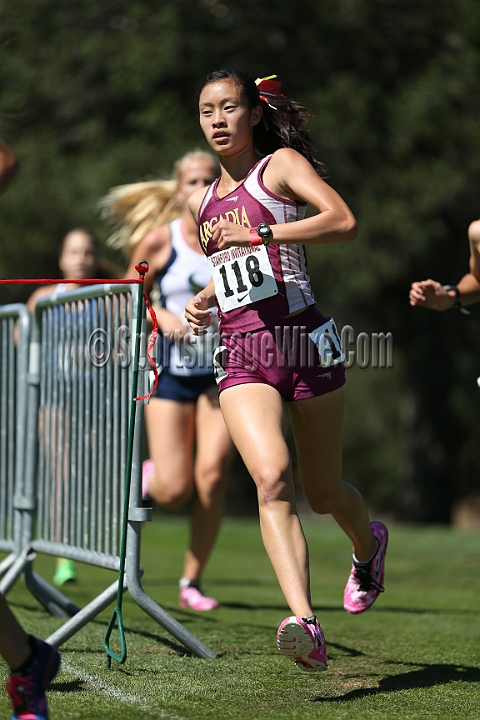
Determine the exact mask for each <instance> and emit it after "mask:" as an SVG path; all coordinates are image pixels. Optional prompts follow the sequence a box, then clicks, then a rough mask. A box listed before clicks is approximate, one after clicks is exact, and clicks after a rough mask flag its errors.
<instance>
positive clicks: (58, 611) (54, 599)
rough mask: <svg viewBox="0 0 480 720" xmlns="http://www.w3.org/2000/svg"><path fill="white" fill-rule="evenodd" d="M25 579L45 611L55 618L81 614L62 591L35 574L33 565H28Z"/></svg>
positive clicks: (24, 575) (24, 574)
mask: <svg viewBox="0 0 480 720" xmlns="http://www.w3.org/2000/svg"><path fill="white" fill-rule="evenodd" d="M23 579H24V581H25V585H26V586H27V588H28V589H29V590H30V592H31V593H32V595H33V596H34V597H35V598H36V599H37V600H38V602H39V603H40V605H43V607H44V608H45V610H47V611H48V612H49V613H50V614H51V615H53V616H54V617H58V618H69V617H73V616H74V615H76V614H77V613H78V612H80V608H79V607H77V606H76V605H75V604H74V603H73V602H72V601H71V600H69V598H68V597H66V596H65V595H64V594H63V593H61V592H60V590H57V588H54V587H53V585H50V583H49V582H47V581H46V580H45V579H44V578H42V577H41V576H40V575H38V574H37V573H36V572H34V571H33V569H32V564H31V563H28V565H27V566H26V568H25V570H24V573H23Z"/></svg>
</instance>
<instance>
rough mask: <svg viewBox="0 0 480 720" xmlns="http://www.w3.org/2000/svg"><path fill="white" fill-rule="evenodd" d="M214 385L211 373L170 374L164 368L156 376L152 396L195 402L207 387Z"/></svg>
mask: <svg viewBox="0 0 480 720" xmlns="http://www.w3.org/2000/svg"><path fill="white" fill-rule="evenodd" d="M211 387H216V384H215V377H214V375H213V373H212V374H211V375H210V374H209V375H190V376H189V375H186V376H185V377H182V376H180V375H172V374H171V373H169V372H168V370H167V369H166V368H164V369H163V370H162V372H161V373H160V374H159V376H158V386H157V389H156V390H155V392H154V393H153V395H152V397H154V398H160V399H161V400H176V402H182V403H187V402H196V401H197V400H198V398H199V397H200V395H202V394H203V393H204V392H206V391H207V390H208V389H209V388H211Z"/></svg>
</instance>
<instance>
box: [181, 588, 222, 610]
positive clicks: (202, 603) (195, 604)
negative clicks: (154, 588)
mask: <svg viewBox="0 0 480 720" xmlns="http://www.w3.org/2000/svg"><path fill="white" fill-rule="evenodd" d="M178 601H179V603H180V607H183V608H190V609H191V610H198V611H199V612H205V611H207V610H215V609H216V608H217V607H218V602H217V600H215V599H214V598H211V597H207V595H204V594H203V593H202V591H201V590H200V588H198V587H195V586H194V585H190V586H188V587H182V586H180V594H179V596H178Z"/></svg>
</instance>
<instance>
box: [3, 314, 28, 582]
mask: <svg viewBox="0 0 480 720" xmlns="http://www.w3.org/2000/svg"><path fill="white" fill-rule="evenodd" d="M29 339H30V313H29V312H28V310H27V308H26V306H25V305H21V304H14V305H4V306H0V550H1V551H2V552H8V553H10V554H9V555H8V557H7V558H5V560H3V562H2V563H0V577H1V576H2V575H3V574H4V573H5V572H6V571H7V570H8V568H9V567H10V565H11V564H12V563H13V561H14V559H15V553H14V549H15V545H17V548H18V546H20V545H21V537H20V536H21V530H22V529H21V515H20V514H19V513H18V512H17V510H16V508H15V505H16V501H17V502H18V503H19V504H21V502H20V498H19V497H15V488H16V487H18V482H19V481H20V480H21V478H22V476H23V471H24V459H25V427H26V413H27V367H28V344H29Z"/></svg>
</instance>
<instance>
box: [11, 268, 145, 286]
mask: <svg viewBox="0 0 480 720" xmlns="http://www.w3.org/2000/svg"><path fill="white" fill-rule="evenodd" d="M137 267H138V266H137ZM59 283H64V284H65V285H105V284H106V283H108V284H109V285H132V284H135V285H143V277H142V278H128V279H126V280H117V279H116V278H115V279H113V278H101V279H98V278H85V279H84V280H70V279H65V280H64V279H63V278H28V279H25V278H23V279H21V280H3V279H2V278H0V284H1V285H57V284H59Z"/></svg>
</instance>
